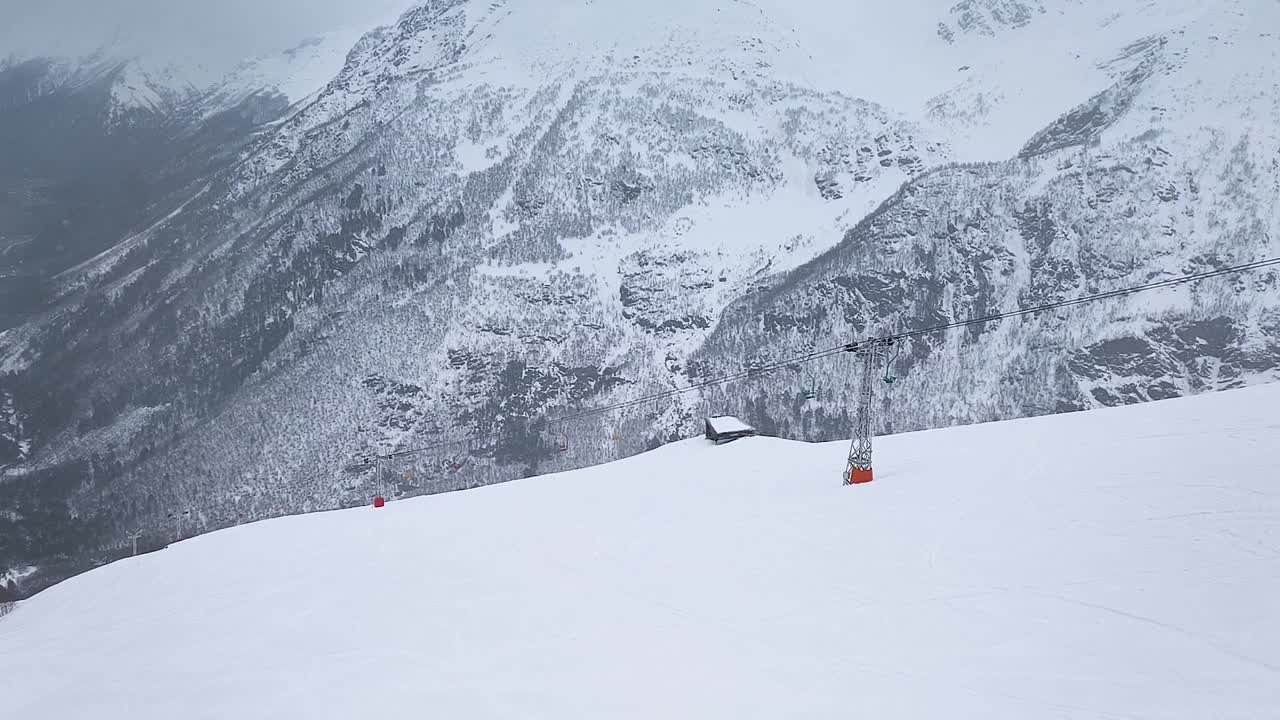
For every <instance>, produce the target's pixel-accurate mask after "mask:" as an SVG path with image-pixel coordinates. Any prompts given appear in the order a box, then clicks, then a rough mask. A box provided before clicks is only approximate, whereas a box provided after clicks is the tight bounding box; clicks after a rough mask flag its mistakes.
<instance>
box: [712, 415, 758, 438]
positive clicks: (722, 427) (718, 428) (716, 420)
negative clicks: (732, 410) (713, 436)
mask: <svg viewBox="0 0 1280 720" xmlns="http://www.w3.org/2000/svg"><path fill="white" fill-rule="evenodd" d="M707 422H708V423H710V424H711V429H712V430H714V431H715V432H716V433H718V434H720V435H729V434H733V433H743V432H755V430H756V429H755V428H753V427H751V426H750V425H748V424H746V423H744V422H742V421H741V420H739V419H738V418H736V417H733V416H732V415H722V416H720V417H713V418H707Z"/></svg>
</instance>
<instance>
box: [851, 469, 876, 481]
mask: <svg viewBox="0 0 1280 720" xmlns="http://www.w3.org/2000/svg"><path fill="white" fill-rule="evenodd" d="M872 479H873V476H872V473H871V468H865V469H863V468H853V469H852V470H850V471H849V484H850V485H865V484H867V483H869V482H871V481H872Z"/></svg>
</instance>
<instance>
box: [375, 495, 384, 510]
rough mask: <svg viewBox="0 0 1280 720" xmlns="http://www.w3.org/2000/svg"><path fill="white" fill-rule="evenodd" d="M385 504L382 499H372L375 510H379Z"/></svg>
mask: <svg viewBox="0 0 1280 720" xmlns="http://www.w3.org/2000/svg"><path fill="white" fill-rule="evenodd" d="M386 504H387V499H386V498H384V497H376V498H374V499H373V506H374V507H376V508H380V507H382V506H384V505H386Z"/></svg>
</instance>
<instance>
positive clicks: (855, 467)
mask: <svg viewBox="0 0 1280 720" xmlns="http://www.w3.org/2000/svg"><path fill="white" fill-rule="evenodd" d="M894 343H895V340H893V339H892V338H886V339H878V340H866V341H864V342H855V343H849V344H848V345H846V346H845V348H844V349H845V352H849V353H853V354H854V356H856V357H858V358H860V359H861V360H862V378H861V380H862V387H861V388H859V390H858V395H859V397H858V409H857V415H856V417H855V419H854V424H853V443H852V444H851V445H850V446H849V462H848V463H846V464H845V468H844V484H845V485H862V484H864V483H869V482H871V480H872V479H873V476H872V472H871V439H872V437H873V435H872V433H873V432H874V426H875V395H876V380H877V379H878V378H877V377H876V369H877V368H878V367H879V366H880V362H881V358H883V357H885V356H886V355H885V353H886V351H887V350H889V349H890V348H892V347H893V346H894ZM884 381H885V382H886V383H892V382H893V381H894V378H893V376H892V375H891V374H890V369H889V367H888V365H886V366H885V373H884Z"/></svg>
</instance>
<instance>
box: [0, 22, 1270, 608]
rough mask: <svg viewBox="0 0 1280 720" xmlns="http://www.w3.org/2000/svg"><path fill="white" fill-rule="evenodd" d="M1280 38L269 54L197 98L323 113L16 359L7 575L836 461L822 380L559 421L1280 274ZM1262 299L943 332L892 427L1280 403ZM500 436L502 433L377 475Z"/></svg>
mask: <svg viewBox="0 0 1280 720" xmlns="http://www.w3.org/2000/svg"><path fill="white" fill-rule="evenodd" d="M1278 20H1280V12H1278V11H1277V9H1276V8H1275V7H1274V6H1273V5H1261V4H1258V3H1249V2H1243V1H1241V2H1225V3H1220V4H1215V5H1213V6H1211V7H1210V6H1205V5H1203V4H1202V3H1198V2H1191V1H1190V0H1186V1H1185V2H1183V1H1182V0H1178V1H1176V2H1161V3H1158V4H1156V3H1152V2H1148V1H1146V0H1126V2H1121V3H1116V2H1101V0H1059V1H1058V2H1049V1H1048V0H1044V1H1043V2H1014V1H1012V0H987V1H986V2H979V1H977V0H975V1H973V2H965V3H960V4H958V5H957V4H954V3H953V2H950V1H948V2H941V1H937V2H933V1H930V2H921V3H909V4H908V3H897V4H883V3H872V2H846V3H805V4H798V3H783V2H781V1H780V0H757V1H756V2H754V3H748V2H720V1H717V0H685V1H684V2H680V3H674V2H663V3H657V4H654V3H649V4H645V5H643V6H634V7H633V6H631V5H628V4H625V3H621V2H604V1H603V0H556V2H552V3H547V2H533V1H532V0H506V1H497V2H466V1H463V0H456V1H440V0H432V1H429V2H424V3H421V4H419V5H418V6H417V7H415V8H414V9H413V10H411V11H409V12H407V13H406V14H405V15H403V16H402V17H401V18H400V19H399V21H398V22H397V23H395V24H394V25H392V26H389V27H386V28H383V29H379V30H376V31H373V32H370V33H367V34H366V35H364V36H363V37H361V38H360V39H359V41H357V42H355V43H354V45H353V46H352V47H351V48H350V51H349V52H347V53H345V54H344V55H343V57H344V60H343V62H342V64H341V67H340V68H337V69H336V70H335V71H334V72H333V74H332V77H330V78H329V80H328V81H327V82H324V83H322V84H318V83H317V78H319V77H321V76H322V74H318V73H316V72H312V71H310V70H308V71H305V72H304V71H302V70H299V69H297V68H302V67H322V66H324V63H325V62H330V61H332V58H334V57H336V55H335V54H332V53H330V52H329V51H328V50H325V49H324V48H323V47H322V46H306V47H304V48H302V49H300V50H298V51H297V53H296V54H297V55H299V56H300V57H301V58H303V59H302V60H301V61H300V63H301V64H300V65H298V66H296V68H295V70H297V72H295V73H294V74H293V75H290V72H294V71H292V70H291V71H288V72H283V73H282V72H280V71H278V70H276V69H272V68H268V67H267V66H263V65H261V64H259V65H253V64H249V65H246V66H245V67H244V68H243V73H242V76H243V78H249V79H240V80H237V79H236V78H232V79H230V80H228V81H227V84H226V85H225V86H224V90H223V91H222V93H223V94H221V95H219V94H218V93H214V94H212V95H204V96H202V97H205V98H226V99H228V100H229V101H232V100H237V99H239V100H244V99H245V98H258V99H260V100H261V99H263V98H270V97H275V96H274V95H272V94H270V93H267V94H266V95H262V94H258V93H255V92H252V91H248V92H246V91H245V88H253V87H256V86H259V85H261V84H262V83H261V82H259V81H258V80H254V79H252V78H255V77H258V75H259V74H265V75H269V76H271V77H276V78H279V77H286V76H289V77H295V78H297V79H298V83H297V84H296V85H291V84H290V83H283V84H282V85H278V87H283V86H286V85H287V86H290V87H302V88H315V90H314V91H309V92H307V93H306V94H305V95H304V96H303V98H302V100H301V101H297V100H298V99H297V98H294V97H293V96H292V95H289V93H288V92H287V91H284V92H283V94H284V95H286V96H288V98H289V101H296V102H293V103H292V105H291V106H290V105H289V103H288V102H277V103H275V104H274V105H269V106H268V107H267V109H269V110H270V112H265V111H263V112H260V113H258V114H257V115H255V116H254V117H253V118H252V119H251V121H245V122H241V123H240V124H238V125H236V127H237V128H241V130H239V131H238V132H237V133H232V135H233V136H234V137H236V138H240V140H238V141H237V143H238V144H237V143H231V144H229V145H228V144H222V145H219V147H220V148H222V152H221V154H220V155H219V157H220V158H222V159H223V160H224V162H223V163H222V164H219V165H217V166H216V167H213V166H210V167H209V169H208V171H206V172H197V173H193V174H191V175H190V180H189V182H186V183H184V184H181V185H176V187H179V188H181V190H180V191H174V192H172V197H171V198H170V201H169V202H168V203H167V204H165V205H163V207H156V208H154V212H152V213H151V214H149V215H147V217H146V221H145V222H138V223H136V224H135V226H134V227H133V228H132V231H131V232H130V233H128V234H127V236H125V237H123V238H122V239H121V240H120V241H119V242H113V243H111V244H110V246H109V247H106V248H103V250H104V252H101V253H100V254H97V255H95V256H94V257H92V258H90V259H88V260H86V261H84V262H80V263H78V264H75V265H74V266H73V267H68V268H66V269H64V270H62V271H61V272H60V273H59V274H57V275H56V276H54V277H53V278H51V279H50V280H49V281H48V283H47V286H46V288H45V293H46V296H47V302H45V303H43V304H42V305H41V306H40V309H39V311H38V312H35V313H34V314H33V315H32V316H31V317H29V318H26V319H25V320H24V321H23V322H22V323H21V324H19V325H18V326H16V327H13V328H11V329H9V330H7V331H5V332H4V334H3V335H0V369H2V370H3V371H4V372H5V373H6V375H5V376H4V379H3V380H0V400H3V403H0V407H6V408H11V409H10V410H7V411H6V412H7V413H8V415H7V417H9V418H11V419H9V420H6V421H4V424H3V425H0V432H3V433H5V435H4V438H5V439H3V440H0V453H4V455H3V456H0V463H8V464H9V465H10V467H9V469H8V470H7V471H6V473H7V477H8V478H9V479H8V480H7V481H6V482H5V483H3V484H0V499H2V500H3V501H4V502H7V503H9V504H10V505H12V506H14V507H17V508H19V509H18V510H17V511H16V513H15V514H16V516H17V519H11V520H9V521H7V522H8V523H9V524H8V525H7V526H6V525H5V524H4V523H5V522H6V521H5V520H4V519H3V518H0V536H3V537H6V538H15V540H13V541H12V542H11V543H10V544H9V545H8V546H6V547H5V548H3V550H4V552H0V565H3V564H5V563H7V564H10V565H13V566H15V567H17V566H22V567H26V566H33V567H37V568H39V570H38V572H36V573H35V574H34V575H33V576H31V578H30V579H29V580H28V581H27V582H28V585H27V587H34V586H38V585H39V584H40V583H47V582H48V581H50V580H52V579H56V578H57V577H60V576H63V575H65V574H67V573H69V572H71V571H74V570H76V569H79V568H82V567H84V565H85V564H86V563H89V562H92V561H94V560H97V559H102V558H106V557H110V556H112V555H118V554H119V553H121V552H123V550H124V548H125V545H126V543H125V540H124V538H125V533H126V532H131V531H134V530H137V529H142V530H143V531H144V533H145V538H146V539H145V541H144V542H149V543H151V544H156V543H162V542H164V541H166V540H168V539H170V538H171V537H172V536H173V534H174V533H175V532H183V533H187V532H192V531H202V530H207V529H212V528H216V527H220V526H224V525H228V524H233V523H237V522H241V521H243V520H248V519H252V518H256V517H263V516H267V515H274V514H281V513H288V512H297V511H304V510H311V509H322V508H330V507H335V506H342V505H352V504H361V503H363V502H365V501H366V500H367V498H368V497H369V496H370V494H371V493H372V492H374V490H375V488H376V487H378V486H379V485H380V484H381V483H386V482H387V481H388V478H389V477H392V476H394V477H395V478H396V479H397V481H398V483H399V485H400V487H399V488H396V489H395V490H396V492H423V491H439V490H446V489H453V488H458V487H469V486H473V485H477V484H484V483H489V482H495V481H498V480H502V479H508V478H511V477H515V476H518V475H522V474H528V473H532V472H543V471H547V470H554V469H567V468H569V467H575V466H580V465H584V464H590V463H594V462H600V461H602V460H608V459H613V458H616V457H620V456H623V455H628V454H632V453H634V452H637V451H639V450H642V449H646V448H649V447H653V446H655V445H657V444H660V443H661V442H663V441H665V440H667V439H670V438H673V437H680V436H683V435H685V434H687V433H688V432H690V431H691V430H692V429H693V428H694V427H695V426H696V423H697V422H698V421H699V420H700V418H701V416H702V415H703V414H704V413H705V412H712V411H725V410H731V411H734V412H739V413H742V414H744V415H747V416H749V417H750V418H751V419H752V420H753V421H754V422H757V423H758V424H760V425H761V426H762V427H765V428H768V429H769V430H771V431H774V432H777V433H779V434H785V435H790V436H795V437H803V438H806V439H833V438H837V437H842V436H844V435H845V434H847V433H848V415H849V412H850V410H851V407H852V405H851V402H852V401H851V397H852V394H853V392H854V391H855V389H856V388H855V387H854V384H853V383H852V376H853V373H852V372H851V369H850V368H849V367H848V366H847V365H846V364H843V363H837V362H835V361H833V362H832V363H830V364H827V365H821V366H815V367H813V368H810V371H811V376H810V375H806V374H805V373H804V372H803V371H800V370H797V371H787V372H785V373H780V374H774V375H770V376H767V377H763V378H758V379H753V381H752V382H751V383H747V384H737V385H732V386H729V387H727V388H725V389H723V390H715V391H712V392H708V393H706V394H703V395H700V396H699V395H684V396H681V397H680V398H679V399H678V400H676V401H675V402H672V403H670V404H661V405H659V404H645V405H641V406H637V407H635V408H632V409H631V410H629V411H625V412H617V413H614V414H612V415H607V416H597V417H590V418H583V419H581V420H580V421H576V422H574V423H572V424H570V426H568V427H567V428H566V429H565V431H564V436H563V437H560V436H558V433H559V431H557V432H551V431H548V430H546V429H544V427H543V425H542V424H541V419H543V418H545V417H546V416H556V415H561V414H564V413H572V412H574V411H576V410H580V409H582V408H585V407H591V406H596V405H602V404H605V403H609V402H613V401H618V400H625V399H629V398H635V397H639V396H642V395H645V394H648V393H651V392H654V391H660V390H665V389H669V388H672V387H675V386H683V385H685V384H688V383H690V382H696V381H697V380H699V379H703V378H706V377H708V376H709V375H714V374H716V373H718V372H724V371H732V372H736V371H739V370H741V369H743V368H746V367H748V366H749V365H751V364H752V363H753V362H758V361H760V360H768V359H776V358H779V357H786V356H788V355H793V354H797V353H802V352H805V351H807V350H809V349H812V348H814V347H828V346H832V345H838V344H840V343H842V342H845V341H848V340H852V339H855V338H856V337H857V336H859V335H861V334H863V333H866V332H871V331H881V330H891V329H894V328H901V329H910V328H912V327H916V326H919V325H921V324H932V323H933V322H935V321H936V320H939V319H955V318H964V317H969V316H971V315H972V314H974V313H986V312H989V311H991V310H995V309H1002V308H1003V309H1008V308H1012V307H1016V306H1018V305H1021V304H1026V303H1032V302H1038V301H1044V300H1046V299H1053V298H1062V297H1070V296H1074V295H1077V294H1081V293H1084V292H1089V291H1093V290H1098V289H1110V288H1115V287H1122V286H1126V285H1131V284H1137V283H1138V282H1141V281H1145V280H1147V279H1151V278H1157V277H1166V276H1168V275H1169V274H1180V273H1182V272H1188V271H1193V270H1197V269H1203V268H1208V267H1214V266H1220V265H1223V264H1231V263H1232V262H1235V261H1242V260H1252V259H1257V258H1258V257H1261V256H1270V255H1280V247H1278V241H1277V240H1276V238H1277V236H1278V233H1280V209H1278V207H1277V197H1280V142H1278V141H1277V127H1276V118H1277V117H1280V107H1278V106H1277V102H1278V98H1280V93H1277V92H1276V90H1275V88H1276V82H1277V77H1276V73H1277V71H1276V68H1277V67H1280V63H1277V62H1276V53H1277V49H1278V47H1280V43H1278V42H1277V39H1276V38H1275V37H1274V36H1273V35H1272V34H1271V33H1269V32H1268V31H1267V30H1266V28H1269V27H1280V22H1277V21H1278ZM325 47H327V46H325ZM313 63H315V64H313ZM285 67H295V66H293V65H291V64H290V63H285ZM260 71H261V72H260ZM294 92H295V93H298V92H301V91H299V90H295V91H294ZM227 116H228V114H227V113H224V114H223V115H222V116H220V117H224V118H225V117H227ZM230 116H231V117H236V118H240V117H242V116H241V115H240V114H237V113H234V112H233V113H230ZM202 117H203V115H202ZM202 122H204V123H205V126H206V127H207V126H209V123H210V121H209V120H202ZM213 126H215V127H216V126H217V124H216V123H214V124H213ZM227 148H233V149H232V150H227ZM1233 283H1234V284H1233ZM1276 288H1277V286H1276V277H1275V275H1274V274H1269V275H1268V274H1258V275H1255V276H1249V277H1241V278H1237V279H1234V280H1228V281H1218V282H1215V283H1206V284H1204V285H1203V286H1201V287H1200V288H1198V289H1196V290H1194V291H1188V290H1183V291H1179V292H1171V293H1165V294H1159V295H1144V296H1142V297H1141V299H1138V298H1135V299H1133V300H1132V301H1125V302H1117V303H1113V304H1111V305H1104V306H1098V307H1096V308H1092V309H1089V310H1087V311H1083V312H1076V313H1074V314H1072V315H1070V316H1065V317H1060V318H1046V319H1040V320H1036V321H1033V322H1026V323H1019V324H1006V325H1002V326H998V327H997V326H992V327H988V328H986V329H984V330H983V331H981V332H977V331H973V332H970V333H969V334H967V335H964V336H961V335H959V334H957V335H956V336H955V337H950V338H948V337H939V338H936V339H930V340H924V341H921V342H919V343H916V344H914V345H912V346H911V347H910V348H908V349H907V351H906V352H905V353H904V354H903V355H902V356H901V357H900V358H898V359H897V365H896V367H897V370H898V372H899V373H900V374H901V375H903V377H904V380H903V383H902V384H901V385H899V386H898V388H901V390H898V389H895V391H894V395H893V396H892V398H891V399H889V400H887V402H890V403H891V405H889V406H887V407H886V408H885V412H884V413H882V416H883V417H884V418H885V421H884V422H885V426H884V427H885V428H886V429H900V428H920V427H932V426H939V425H948V424H954V423H961V422H969V421H973V420H980V419H996V418H1007V417H1017V416H1022V415H1028V414H1041V413H1046V412H1054V411H1059V410H1067V409H1079V408H1084V407H1092V406H1095V405H1107V404H1116V403H1122V402H1131V401H1137V400H1143V399H1148V398H1157V397H1168V396H1173V395H1179V394H1185V393H1190V392H1196V391H1199V390H1202V389H1209V388H1222V387H1231V386H1235V385H1240V384H1250V383H1254V382H1260V381H1263V380H1266V379H1268V378H1273V377H1275V376H1276V373H1277V367H1280V320H1278V319H1277V307H1276V305H1277V302H1280V300H1278V296H1280V292H1277V289H1276ZM846 362H847V361H846ZM814 389H817V390H819V391H820V392H818V393H816V394H817V397H816V398H813V399H809V398H807V397H806V394H807V393H805V392H803V391H804V390H814ZM0 417H3V416H0ZM474 435H479V436H483V437H485V438H490V437H501V438H502V441H501V442H500V443H496V444H495V443H494V442H493V441H491V440H484V441H478V442H474V443H471V444H469V445H468V444H463V443H459V444H457V445H455V446H453V447H450V448H448V449H447V450H445V451H441V452H438V453H426V454H422V455H417V456H413V457H412V458H409V459H406V460H403V461H398V462H397V463H394V467H385V466H384V467H382V468H381V473H382V474H381V478H379V477H378V474H377V467H378V466H375V465H374V464H372V463H370V458H371V457H372V456H374V455H376V454H380V453H386V452H392V451H398V450H403V449H405V448H411V447H415V446H419V445H423V444H432V443H436V442H440V441H454V440H458V439H459V438H462V437H464V436H474ZM562 445H568V447H567V448H565V451H564V452H561V451H560V449H561V446H562ZM68 508H70V509H69V510H68ZM188 511H189V512H190V515H189V516H188V515H185V514H184V513H187V512H188ZM171 515H173V516H174V517H170V516H171ZM183 518H188V519H186V520H183ZM180 528H184V529H180Z"/></svg>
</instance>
